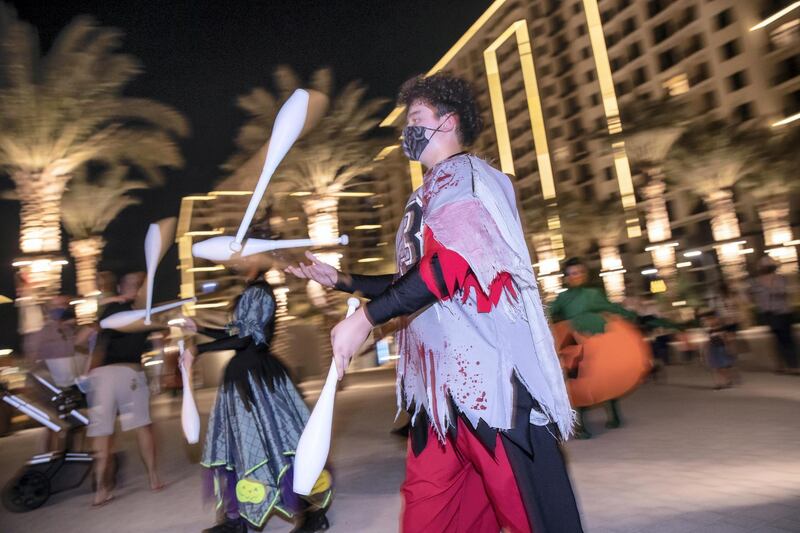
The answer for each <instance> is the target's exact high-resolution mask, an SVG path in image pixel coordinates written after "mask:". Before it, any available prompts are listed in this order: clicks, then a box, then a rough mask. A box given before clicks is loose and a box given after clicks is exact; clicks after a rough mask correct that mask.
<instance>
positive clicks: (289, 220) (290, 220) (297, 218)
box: [286, 217, 300, 222]
mask: <svg viewBox="0 0 800 533" xmlns="http://www.w3.org/2000/svg"><path fill="white" fill-rule="evenodd" d="M298 220H300V217H289V218H287V219H286V222H297V221H298Z"/></svg>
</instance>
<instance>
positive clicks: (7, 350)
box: [0, 348, 14, 357]
mask: <svg viewBox="0 0 800 533" xmlns="http://www.w3.org/2000/svg"><path fill="white" fill-rule="evenodd" d="M12 353H14V350H12V349H11V348H3V349H2V350H0V357H2V356H5V355H11V354H12Z"/></svg>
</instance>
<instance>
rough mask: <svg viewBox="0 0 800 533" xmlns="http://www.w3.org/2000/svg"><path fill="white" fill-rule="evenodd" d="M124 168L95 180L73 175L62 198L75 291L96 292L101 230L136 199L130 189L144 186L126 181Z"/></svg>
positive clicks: (81, 293) (101, 238) (81, 175)
mask: <svg viewBox="0 0 800 533" xmlns="http://www.w3.org/2000/svg"><path fill="white" fill-rule="evenodd" d="M125 174H126V169H125V168H124V167H115V168H113V169H111V170H110V171H108V172H107V173H105V174H103V176H102V177H101V178H99V179H98V180H96V181H91V180H89V179H88V178H87V177H86V176H85V174H83V173H82V174H80V175H77V176H76V177H74V178H73V179H72V180H71V181H70V183H69V185H68V186H67V191H66V193H65V194H64V197H63V198H62V199H61V219H62V221H63V223H64V228H65V229H66V230H67V233H69V234H70V236H71V237H72V239H71V240H70V243H69V251H70V254H71V255H72V257H73V258H74V259H75V271H76V278H77V288H78V294H80V295H82V296H87V295H91V294H92V293H93V292H95V291H97V281H96V277H97V263H98V260H99V259H100V256H101V255H102V253H103V247H104V246H105V240H104V239H103V232H104V231H105V229H106V228H107V227H108V225H109V224H110V223H111V221H112V220H114V219H115V218H116V217H117V215H119V214H120V213H121V212H122V211H124V210H125V209H126V208H128V207H129V206H132V205H136V204H138V203H139V199H138V198H135V197H133V196H129V195H128V193H129V192H130V191H134V190H136V189H144V188H147V187H148V184H147V183H145V182H143V181H126V180H125V179H124V178H125Z"/></svg>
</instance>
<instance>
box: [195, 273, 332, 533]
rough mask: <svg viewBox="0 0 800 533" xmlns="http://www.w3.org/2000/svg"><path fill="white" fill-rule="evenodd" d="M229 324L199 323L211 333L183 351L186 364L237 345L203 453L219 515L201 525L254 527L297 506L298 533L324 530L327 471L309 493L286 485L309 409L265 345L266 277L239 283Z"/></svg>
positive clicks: (271, 301) (269, 299)
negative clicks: (301, 495) (302, 495)
mask: <svg viewBox="0 0 800 533" xmlns="http://www.w3.org/2000/svg"><path fill="white" fill-rule="evenodd" d="M228 331H229V332H231V333H232V334H229V333H227V332H224V331H220V330H213V329H208V328H199V333H202V334H204V335H208V336H210V337H213V338H214V339H215V340H214V341H212V342H209V343H206V344H201V345H198V346H197V348H196V349H189V350H186V351H185V352H184V354H183V356H182V357H183V361H184V363H186V364H187V366H190V365H191V363H192V360H193V359H194V357H195V356H196V355H200V354H203V353H205V352H212V351H220V350H234V351H235V355H234V356H233V358H231V360H230V362H229V363H228V365H227V367H226V368H225V373H224V378H223V383H222V385H220V388H219V392H218V394H217V399H216V402H215V404H214V409H213V411H212V412H211V416H210V418H209V422H208V431H207V433H206V440H205V446H204V447H203V456H202V460H201V463H202V465H203V466H204V467H206V468H208V469H210V472H211V473H212V475H213V483H214V492H215V494H216V496H217V501H218V504H219V506H220V507H222V510H223V512H224V515H225V516H224V521H223V522H222V523H220V524H218V525H216V526H214V527H212V528H210V529H207V530H205V531H207V532H211V533H224V532H246V531H247V523H246V522H249V523H250V524H251V525H252V526H254V527H257V528H260V527H262V526H263V525H264V523H265V522H266V521H267V519H268V518H269V517H270V516H272V515H273V514H276V513H277V514H280V515H282V516H283V517H284V518H287V519H292V518H295V515H297V514H299V515H300V517H299V518H300V520H299V524H298V526H297V527H296V528H295V530H294V531H295V532H297V533H299V532H313V531H322V530H325V529H327V528H328V520H327V518H326V517H325V510H326V508H327V507H328V505H329V503H330V499H331V495H332V490H331V486H330V476H329V474H328V473H327V472H324V473H323V476H322V477H321V480H320V482H319V483H318V486H317V487H315V490H314V493H313V494H312V496H311V497H309V498H308V499H302V500H301V499H300V498H299V497H298V496H297V495H296V494H294V493H293V492H292V489H291V471H290V468H291V465H292V461H293V457H294V451H295V447H296V445H297V442H298V440H299V439H300V435H301V433H302V432H303V428H304V427H305V424H306V421H307V420H308V417H309V411H308V407H307V406H306V404H305V403H304V402H303V399H302V398H301V396H300V394H299V393H298V392H297V389H296V388H295V386H294V384H293V383H292V381H291V380H290V379H289V376H288V375H287V371H286V369H285V367H284V366H283V365H282V364H281V363H280V361H278V359H277V358H276V357H275V356H273V355H272V354H271V353H270V345H271V343H272V337H273V334H274V332H275V297H274V295H273V292H272V288H271V287H270V285H269V284H268V283H266V282H264V281H256V282H254V283H251V284H250V285H249V286H248V287H247V288H246V289H245V290H244V292H243V293H242V295H241V296H240V297H239V299H238V301H237V302H236V306H235V309H234V312H233V320H232V322H231V323H230V324H229V326H228Z"/></svg>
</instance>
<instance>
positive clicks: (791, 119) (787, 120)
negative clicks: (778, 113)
mask: <svg viewBox="0 0 800 533" xmlns="http://www.w3.org/2000/svg"><path fill="white" fill-rule="evenodd" d="M798 119H800V113H795V114H794V115H792V116H790V117H786V118H785V119H783V120H779V121H778V122H776V123H774V124H773V125H772V127H773V128H777V127H778V126H785V125H787V124H789V123H791V122H794V121H795V120H798Z"/></svg>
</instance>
